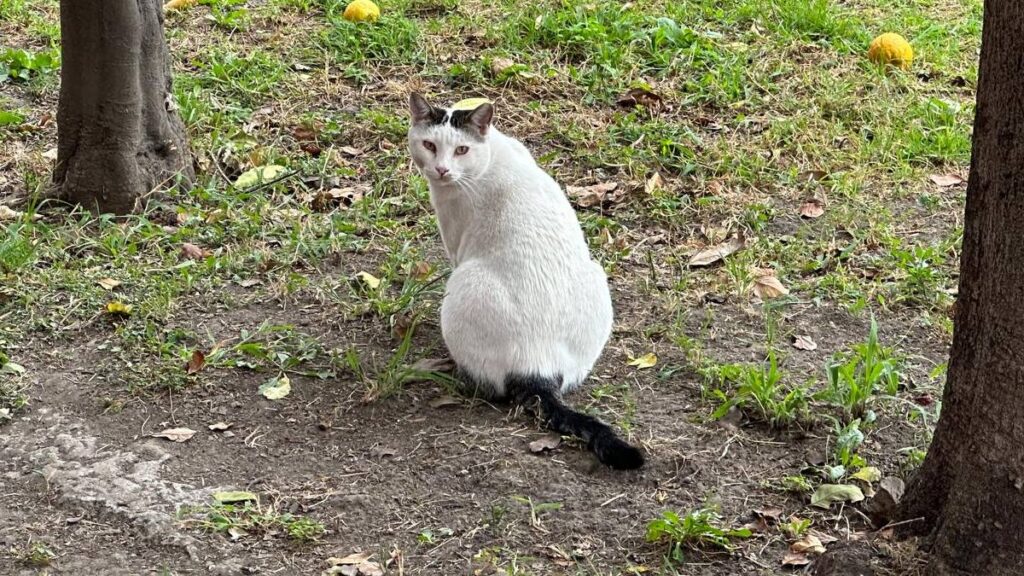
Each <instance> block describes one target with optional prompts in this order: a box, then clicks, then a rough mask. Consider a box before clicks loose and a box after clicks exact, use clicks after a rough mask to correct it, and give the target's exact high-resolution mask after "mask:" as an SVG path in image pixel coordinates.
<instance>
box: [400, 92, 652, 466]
mask: <svg viewBox="0 0 1024 576" xmlns="http://www.w3.org/2000/svg"><path fill="white" fill-rule="evenodd" d="M409 109H410V112H411V116H412V122H411V124H410V127H409V133H408V136H409V150H410V153H411V155H412V158H413V162H414V163H415V165H416V167H417V169H418V170H419V172H420V174H422V175H423V176H424V177H425V178H426V180H427V182H428V184H429V187H430V202H431V205H432V206H433V208H434V211H435V212H436V214H437V221H438V226H439V228H440V231H441V240H442V242H443V244H444V247H445V250H446V251H447V254H448V258H449V259H450V260H451V263H452V267H453V270H452V273H451V276H450V277H449V279H448V283H447V285H446V288H445V296H444V299H443V301H442V303H441V333H442V337H443V338H444V342H445V345H446V346H447V348H448V352H449V354H450V355H451V359H452V360H454V362H455V365H456V369H457V372H458V375H459V377H460V379H461V380H463V381H464V382H465V383H467V384H468V385H471V386H475V388H476V393H478V394H480V395H481V396H485V397H488V398H492V399H495V400H506V399H510V400H512V401H513V402H515V403H516V404H518V405H520V406H523V407H524V408H526V409H528V410H531V411H532V412H534V413H535V414H537V415H538V416H539V417H540V418H541V420H542V421H543V422H544V423H545V424H546V426H547V427H548V428H550V429H551V430H554V431H556V432H558V433H560V434H565V435H571V436H577V437H579V438H581V439H582V440H583V441H584V442H585V443H586V445H587V447H588V448H589V449H590V450H591V451H593V452H594V454H595V455H596V456H597V459H598V460H599V461H600V462H602V463H604V464H606V465H608V466H610V467H612V468H617V469H633V468H639V467H641V466H643V464H644V456H643V453H642V452H641V451H640V450H639V449H637V448H635V447H633V446H630V445H629V444H627V443H626V442H624V441H623V440H621V439H620V438H619V437H618V436H616V434H615V432H614V431H613V430H612V429H611V427H610V426H608V425H607V424H605V423H604V422H601V421H600V420H598V419H597V418H594V417H592V416H589V415H586V414H582V413H580V412H577V411H576V410H573V409H572V408H570V407H569V406H567V405H566V404H565V403H564V402H563V401H562V395H563V394H565V393H567V392H569V391H571V390H573V389H574V388H576V387H577V386H579V385H580V384H581V383H582V382H583V381H584V380H585V379H586V377H587V375H588V374H589V373H590V370H591V369H592V368H593V366H594V363H595V362H596V361H597V359H598V357H599V356H600V355H601V350H602V349H603V348H604V345H605V343H606V342H607V341H608V338H609V336H610V335H611V329H612V302H611V295H610V293H609V290H608V278H607V276H606V275H605V272H604V269H603V268H602V267H601V266H600V265H599V264H598V263H597V262H595V261H594V260H592V259H591V257H590V251H589V249H588V247H587V242H586V238H585V237H584V235H583V230H582V229H581V228H580V224H579V221H578V220H577V218H576V213H575V212H574V211H573V208H572V206H570V204H569V201H568V199H567V198H566V195H565V193H564V192H563V191H562V189H561V187H560V186H559V185H558V184H557V183H556V182H555V180H554V179H553V178H552V177H551V176H550V175H548V173H547V172H545V171H544V170H543V169H542V168H541V167H540V166H538V165H537V163H536V161H535V160H534V159H533V156H532V155H531V154H530V152H529V150H527V149H526V147H525V146H524V145H523V144H522V143H520V142H519V141H518V140H516V139H515V138H511V137H509V136H506V135H504V134H502V133H501V132H500V131H498V130H497V129H496V128H495V127H494V126H493V125H492V120H493V117H494V105H493V104H491V103H489V102H485V103H483V104H480V105H479V106H477V107H475V108H474V109H471V110H463V109H443V108H436V107H434V106H432V105H431V104H430V103H428V102H427V100H425V99H424V98H423V96H421V95H419V94H415V93H413V94H411V95H410V97H409Z"/></svg>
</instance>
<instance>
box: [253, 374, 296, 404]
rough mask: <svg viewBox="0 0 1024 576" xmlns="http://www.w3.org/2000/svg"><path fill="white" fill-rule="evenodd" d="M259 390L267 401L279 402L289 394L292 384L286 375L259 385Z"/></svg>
mask: <svg viewBox="0 0 1024 576" xmlns="http://www.w3.org/2000/svg"><path fill="white" fill-rule="evenodd" d="M259 390H260V394H262V395H263V397H264V398H266V399H267V400H280V399H281V398H284V397H285V396H287V395H288V394H290V393H291V391H292V382H291V380H289V379H288V375H287V374H282V375H280V376H278V377H277V378H271V379H270V380H267V381H266V382H264V383H263V384H261V385H260V388H259Z"/></svg>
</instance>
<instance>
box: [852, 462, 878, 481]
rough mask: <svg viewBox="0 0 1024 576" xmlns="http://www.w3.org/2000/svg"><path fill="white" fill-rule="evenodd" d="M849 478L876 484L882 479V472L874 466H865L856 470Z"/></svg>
mask: <svg viewBox="0 0 1024 576" xmlns="http://www.w3.org/2000/svg"><path fill="white" fill-rule="evenodd" d="M850 478H853V479H854V480H863V481H864V482H878V481H879V480H881V479H882V471H881V470H879V469H878V468H875V467H874V466H865V467H863V468H861V469H860V470H857V472H856V473H854V474H853V475H852V476H850Z"/></svg>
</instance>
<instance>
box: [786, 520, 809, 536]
mask: <svg viewBox="0 0 1024 576" xmlns="http://www.w3.org/2000/svg"><path fill="white" fill-rule="evenodd" d="M810 527H811V520H810V519H808V518H797V517H796V516H793V517H791V518H790V519H789V522H786V523H783V524H779V529H780V530H782V531H783V532H785V533H786V534H787V535H788V536H789V537H790V538H799V537H801V536H803V535H804V533H805V532H807V530H808V529H810Z"/></svg>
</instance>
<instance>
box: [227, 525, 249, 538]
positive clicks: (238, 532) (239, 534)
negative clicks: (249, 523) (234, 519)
mask: <svg viewBox="0 0 1024 576" xmlns="http://www.w3.org/2000/svg"><path fill="white" fill-rule="evenodd" d="M248 535H249V533H248V532H246V531H245V530H242V529H241V528H239V527H238V526H232V527H231V528H228V536H231V539H232V540H240V539H242V538H245V537H246V536H248Z"/></svg>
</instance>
